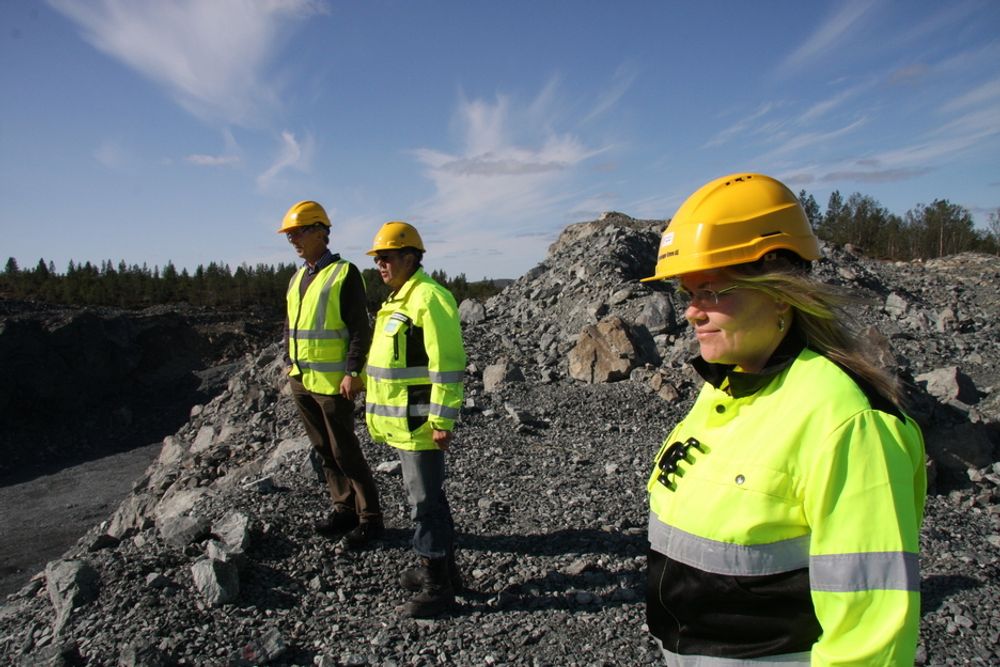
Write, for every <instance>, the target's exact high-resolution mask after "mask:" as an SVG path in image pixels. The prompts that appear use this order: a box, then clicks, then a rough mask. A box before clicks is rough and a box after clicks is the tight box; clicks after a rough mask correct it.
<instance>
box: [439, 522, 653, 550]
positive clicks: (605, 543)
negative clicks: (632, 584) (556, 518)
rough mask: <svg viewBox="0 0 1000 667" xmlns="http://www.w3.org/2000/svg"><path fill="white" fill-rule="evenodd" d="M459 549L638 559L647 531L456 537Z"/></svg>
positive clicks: (590, 530) (595, 530)
mask: <svg viewBox="0 0 1000 667" xmlns="http://www.w3.org/2000/svg"><path fill="white" fill-rule="evenodd" d="M456 541H457V543H458V546H459V549H463V550H474V551H498V552H503V553H512V554H522V555H526V556H543V557H544V556H549V557H552V556H560V555H566V554H587V553H593V554H603V555H614V556H641V555H644V554H645V553H646V532H645V530H643V531H642V533H641V534H637V535H631V534H627V533H621V532H609V531H605V530H598V529H596V528H582V529H573V528H567V529H564V530H556V531H553V532H551V533H540V534H536V535H475V534H465V535H460V536H459V537H457V538H456Z"/></svg>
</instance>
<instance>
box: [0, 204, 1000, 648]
mask: <svg viewBox="0 0 1000 667" xmlns="http://www.w3.org/2000/svg"><path fill="white" fill-rule="evenodd" d="M663 226H664V223H663V221H653V220H636V219H633V218H630V217H628V216H625V215H623V214H621V213H609V214H606V215H605V216H603V218H602V220H597V221H591V222H585V223H580V224H576V225H570V226H569V227H567V228H566V229H565V230H564V231H563V232H562V233H561V234H560V236H559V238H558V239H556V240H555V242H554V243H553V244H552V245H551V247H550V248H549V253H548V256H547V257H546V259H545V260H544V261H543V262H541V263H540V264H539V265H538V266H536V267H535V268H533V269H532V270H531V271H529V272H528V273H526V274H525V275H524V276H521V277H520V278H518V279H517V280H515V281H513V282H512V283H511V284H510V285H508V286H507V287H506V288H505V289H504V290H503V291H502V292H501V293H500V294H498V295H496V296H494V297H492V298H490V299H488V300H487V301H486V302H485V303H482V304H481V305H482V307H483V310H484V314H483V317H482V318H478V315H476V316H475V317H468V318H466V321H465V322H464V324H463V329H464V333H465V339H466V343H467V350H468V356H469V371H470V372H469V373H468V374H467V379H466V393H467V401H466V404H465V406H464V407H463V410H462V417H461V422H460V426H459V428H458V430H457V432H456V439H455V442H454V443H453V444H452V446H451V448H450V450H449V452H448V455H447V456H448V459H447V461H448V467H449V479H448V495H449V501H450V503H451V506H452V510H453V512H454V515H455V521H456V529H457V541H458V545H459V549H460V550H459V553H458V556H457V559H458V563H459V566H460V568H461V571H462V573H463V575H464V577H465V580H466V582H465V583H466V585H467V586H468V590H467V591H465V592H464V593H463V594H462V595H460V596H459V603H460V605H459V607H458V608H457V609H456V610H455V611H454V613H452V614H450V615H448V616H445V617H443V618H440V619H437V620H430V621H412V620H404V619H400V618H399V616H398V614H397V613H396V611H395V608H396V607H397V606H398V605H400V604H401V603H403V602H404V601H405V600H406V599H407V596H408V593H406V592H405V591H403V590H401V589H400V588H399V586H398V584H397V578H398V574H399V572H400V571H401V570H403V569H405V568H408V567H412V566H413V564H414V562H415V558H414V556H413V554H412V552H411V550H410V547H409V539H410V535H411V523H410V520H409V516H408V506H407V500H406V494H405V490H404V489H403V488H402V483H401V480H400V478H399V473H398V466H397V465H395V464H394V462H395V461H396V455H395V452H394V451H392V450H391V449H390V448H388V447H386V446H384V445H379V444H377V443H373V442H371V441H370V440H369V439H368V437H367V435H366V434H365V432H364V428H363V426H362V422H363V419H364V407H363V404H362V403H361V402H359V403H358V407H357V412H356V416H357V419H358V432H359V436H360V438H361V441H362V447H363V448H364V451H365V455H366V456H367V458H368V460H369V463H370V464H371V466H372V469H373V470H374V471H375V472H374V474H375V477H376V481H377V482H378V484H379V487H380V490H381V493H382V505H383V510H384V513H385V520H386V525H387V531H386V537H385V539H384V540H383V541H382V542H381V543H380V544H378V545H377V546H375V547H373V548H371V549H367V550H363V551H360V552H350V551H340V550H338V549H337V547H336V544H335V543H334V542H332V541H329V540H326V539H324V538H322V537H321V536H318V535H316V534H315V533H314V532H313V530H312V524H313V523H314V522H315V521H316V520H317V519H319V518H321V517H322V516H323V515H324V513H325V512H327V511H328V510H329V500H328V498H327V496H326V491H325V488H324V487H323V485H322V484H321V483H320V481H319V480H318V478H317V475H316V472H315V470H314V468H313V466H312V464H311V463H310V448H309V446H308V443H307V442H305V441H303V439H302V438H303V433H302V430H301V425H300V422H299V420H298V418H297V416H296V414H295V410H294V406H293V405H292V402H291V399H290V397H289V396H288V393H287V389H286V387H285V382H284V379H283V378H282V377H281V376H280V366H281V365H280V355H281V350H280V347H279V345H278V344H277V343H275V344H273V345H269V346H268V347H266V348H264V349H263V350H261V351H260V352H258V353H255V354H253V355H248V356H246V357H245V358H244V359H243V360H242V361H241V362H240V363H238V364H236V365H234V367H233V368H232V369H230V371H229V375H228V378H227V379H225V380H224V384H221V385H220V386H223V387H224V390H222V391H221V392H220V393H218V394H217V395H216V396H215V397H214V398H212V399H211V400H210V401H207V402H205V403H204V404H203V405H201V408H200V409H199V410H197V411H195V410H192V411H191V413H190V414H191V417H190V420H189V421H188V422H187V423H185V424H184V425H183V426H181V427H180V428H179V429H178V430H177V431H176V433H174V434H173V435H172V436H171V437H170V438H168V439H167V440H166V441H165V443H164V447H163V453H162V454H161V456H160V457H159V459H158V460H155V461H153V462H152V463H151V465H150V467H149V469H148V470H147V472H146V474H145V475H144V477H143V479H142V480H139V482H137V484H136V485H135V488H134V489H133V491H132V493H131V494H130V496H129V497H128V498H126V500H125V501H124V502H123V503H122V505H121V507H120V508H119V509H118V510H117V511H116V512H115V513H114V514H113V517H111V518H110V519H109V521H107V522H104V524H103V526H94V527H93V528H92V529H91V530H90V531H88V533H87V534H86V535H84V536H83V537H82V538H81V539H80V542H79V543H78V544H77V545H76V546H74V547H72V548H70V549H69V550H68V551H67V553H66V554H64V560H67V561H72V560H86V562H87V563H89V564H90V567H92V568H93V570H94V572H95V573H96V574H97V575H98V576H97V581H98V583H97V589H96V597H94V598H93V599H91V600H90V601H89V602H87V603H85V604H78V605H77V606H75V607H74V608H73V610H72V613H70V614H68V615H66V614H64V615H66V618H65V619H64V622H63V623H62V625H61V627H60V632H59V633H58V635H57V634H56V633H54V632H53V625H54V620H55V619H56V618H57V617H59V612H58V611H57V610H56V608H55V607H54V604H53V601H52V600H51V599H50V598H49V596H47V595H45V594H44V593H42V591H43V590H44V586H53V585H56V586H58V585H57V584H53V583H49V578H50V577H53V579H54V575H51V574H49V573H48V571H47V572H46V573H44V574H43V575H41V576H40V577H36V578H35V579H33V580H32V581H31V582H28V583H27V584H26V585H25V587H24V588H23V589H22V590H21V591H19V592H17V593H14V594H12V595H10V596H8V598H7V600H6V603H5V604H4V605H3V606H2V607H0V658H2V659H0V662H4V663H5V664H19V663H20V664H46V663H47V662H48V661H50V660H55V659H60V658H59V656H68V657H66V658H63V659H67V660H79V661H83V662H86V663H87V664H113V662H114V661H115V660H118V659H119V658H120V659H121V660H123V661H125V664H186V665H203V664H242V663H240V660H244V661H245V662H246V663H248V664H272V665H384V666H389V665H414V666H416V665H435V664H456V665H567V664H573V665H611V664H629V665H658V664H661V663H660V658H659V654H658V651H657V649H656V647H655V645H654V644H653V643H652V642H651V641H650V640H649V638H648V635H647V633H646V631H645V629H644V621H645V616H644V613H645V610H644V601H643V600H644V595H645V579H644V578H645V570H644V568H645V557H646V549H647V543H646V538H645V530H646V518H647V512H648V508H647V506H646V494H645V483H646V480H647V479H648V475H649V471H650V466H651V461H652V457H653V456H654V454H655V452H656V450H657V448H658V447H659V445H660V443H661V442H662V439H663V438H664V437H666V435H667V433H668V431H669V430H670V428H671V427H672V426H673V424H674V423H676V421H677V420H678V419H679V418H680V417H681V416H682V415H683V414H684V413H685V411H686V410H687V408H688V407H690V405H691V402H692V401H693V400H694V397H695V394H696V393H697V391H698V388H699V386H700V385H699V381H698V379H697V378H696V376H694V375H693V374H692V373H691V372H690V370H689V369H688V368H687V366H686V364H685V361H686V359H688V358H689V357H690V356H691V355H692V354H693V353H694V352H695V351H696V346H692V344H691V339H690V335H689V332H688V331H686V323H685V322H684V319H683V310H682V309H681V308H680V307H679V306H678V304H677V303H676V302H675V300H674V299H673V288H672V286H671V285H669V284H657V283H640V282H639V278H641V277H644V276H646V275H648V274H649V272H650V270H651V268H652V266H653V265H654V263H655V255H656V248H657V244H658V241H659V234H660V232H661V231H662V229H663ZM814 273H815V274H816V275H817V276H818V277H820V278H821V279H823V280H827V281H831V282H833V283H836V284H839V285H843V286H845V287H847V288H848V289H849V290H850V291H851V292H852V293H853V294H855V295H856V296H857V297H858V299H859V304H858V307H857V312H858V319H859V321H858V326H859V328H860V329H862V330H866V329H867V331H868V335H869V337H870V340H871V341H872V344H873V345H877V346H879V350H880V352H881V354H883V355H884V358H885V359H886V360H887V361H890V362H891V363H893V364H894V365H895V366H897V367H898V368H899V369H900V372H901V375H902V379H903V380H904V382H905V384H906V388H907V393H908V396H909V399H910V402H911V404H912V414H913V415H914V416H915V417H916V418H917V419H919V420H920V421H921V422H922V423H923V424H924V427H925V434H926V437H927V445H928V452H929V453H931V458H932V461H931V468H930V469H931V471H932V473H933V474H934V475H935V482H934V484H935V485H934V488H933V489H932V493H931V495H930V496H929V498H928V503H927V510H926V517H925V521H924V527H923V532H922V535H921V548H922V554H921V565H922V576H923V581H922V589H923V590H922V593H923V616H922V625H921V637H920V646H919V653H918V664H920V665H946V664H983V665H986V664H998V663H1000V648H998V646H1000V641H998V638H1000V503H998V500H1000V464H998V463H997V461H998V456H997V454H998V451H997V447H998V439H1000V438H998V435H1000V431H998V423H1000V392H998V391H997V390H998V388H1000V317H998V315H1000V292H998V290H997V289H996V286H997V285H1000V258H997V257H992V256H986V255H976V254H963V255H958V256H953V257H945V258H941V259H937V260H933V261H927V262H899V263H893V262H885V261H876V260H871V259H867V258H865V257H863V256H861V255H858V254H855V253H852V252H850V251H848V250H847V249H844V248H838V247H832V246H824V248H823V258H822V259H821V260H819V261H818V262H817V263H816V266H815V267H814ZM466 310H467V311H469V312H472V310H473V309H472V305H471V304H470V305H469V306H466ZM615 318H616V319H617V320H618V321H620V322H621V326H622V327H623V328H625V327H627V328H628V329H629V330H630V331H633V332H635V331H640V332H645V333H644V335H645V336H648V338H646V339H645V342H644V343H642V345H640V346H639V348H641V349H639V348H637V350H636V352H635V359H633V360H631V361H630V362H629V367H628V368H627V369H623V370H622V371H621V372H620V373H619V374H616V375H615V376H614V377H611V374H608V375H607V376H606V379H607V380H614V381H611V382H608V381H597V382H593V379H594V378H593V377H591V378H590V380H591V381H586V382H585V381H581V380H577V379H574V377H573V374H572V373H571V369H570V360H569V357H570V352H571V351H572V350H573V349H574V348H576V347H577V346H578V345H579V344H580V341H581V340H582V338H584V337H585V334H584V332H585V331H586V330H587V329H588V327H598V326H599V325H600V323H601V322H608V321H614V319H615ZM640 352H641V354H640ZM653 358H655V361H652V360H651V359H653ZM492 366H502V368H501V369H500V370H496V371H494V370H490V368H491V367H492ZM513 368H516V369H517V372H518V373H519V374H520V377H516V376H515V375H514V374H513V371H512V369H513ZM941 369H947V370H946V372H943V371H942V370H941ZM951 369H955V370H954V371H952V370H951ZM487 371H488V372H487ZM928 374H930V375H929V376H928ZM939 374H940V375H941V377H940V378H938V375H939ZM619 375H620V377H619ZM935 378H937V379H935ZM960 378H967V379H968V383H969V384H968V385H967V386H966V388H965V389H963V388H962V387H963V386H964V385H963V384H962V383H965V380H961V381H960V382H959V384H958V385H954V384H953V381H955V382H958V381H959V379H960ZM487 380H489V382H490V385H489V387H487V384H486V383H487ZM931 380H933V386H934V387H937V386H939V384H941V386H943V387H944V388H943V389H942V390H940V391H939V390H937V389H934V390H933V393H932V391H931V388H930V387H931V385H932V382H931ZM968 386H971V387H974V388H975V395H974V397H975V399H976V400H975V401H971V400H970V394H969V393H968V389H967V387H968ZM956 392H957V393H956ZM199 434H200V435H199ZM209 434H211V437H210V436H209ZM223 434H225V435H223ZM960 443H973V445H971V446H972V451H971V452H970V451H966V450H964V449H962V448H961V447H960V446H959V444H960ZM264 480H266V483H265V481H264ZM169 517H175V518H176V517H189V518H192V517H194V518H201V519H203V520H204V521H205V522H206V524H205V525H206V526H207V527H208V528H207V530H205V531H204V532H197V533H195V534H193V535H191V538H190V539H191V540H192V541H190V542H187V543H185V544H180V543H181V542H183V540H182V539H181V537H180V535H181V534H184V533H179V534H178V535H177V537H176V538H175V539H171V541H172V542H173V543H174V546H171V545H169V544H168V541H167V539H166V535H164V534H163V532H162V527H163V526H164V522H165V521H166V520H167V519H168V518H169ZM234 517H237V518H234ZM105 533H107V534H109V535H111V536H112V537H115V538H118V541H117V543H115V542H114V541H113V540H112V541H107V540H102V541H101V544H103V545H104V546H103V547H102V548H100V549H98V550H95V551H89V550H88V547H89V546H90V545H93V544H95V543H96V542H97V538H98V537H99V536H100V535H102V534H105ZM42 581H44V582H45V584H44V586H43V585H42V584H41V582H42ZM60 599H61V598H60ZM60 604H61V605H63V606H62V607H60V608H65V603H60ZM140 639H141V640H142V641H138V643H137V640H140Z"/></svg>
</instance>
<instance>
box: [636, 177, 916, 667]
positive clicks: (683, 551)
mask: <svg viewBox="0 0 1000 667" xmlns="http://www.w3.org/2000/svg"><path fill="white" fill-rule="evenodd" d="M819 257H820V250H819V244H818V241H817V239H816V237H815V236H814V235H813V233H812V230H811V228H810V226H809V222H808V220H807V218H806V215H805V212H804V211H803V209H802V207H801V205H800V204H799V202H798V200H797V199H796V197H795V195H794V194H793V193H792V192H791V191H790V190H789V189H788V188H787V187H785V186H784V185H783V184H781V183H780V182H778V181H776V180H774V179H772V178H769V177H767V176H764V175H761V174H734V175H731V176H726V177H724V178H721V179H717V180H715V181H712V182H710V183H708V184H707V185H705V186H703V187H702V188H700V189H699V190H698V191H696V192H695V193H694V194H693V195H691V196H690V197H689V198H688V199H687V201H685V202H684V204H683V205H682V206H681V208H680V209H679V210H678V211H677V214H676V215H675V216H674V218H673V219H672V220H671V222H670V224H669V226H668V227H667V229H666V230H665V231H664V233H663V238H662V241H661V244H660V249H659V253H658V259H657V264H656V271H655V274H654V275H653V276H651V277H649V278H646V279H645V280H664V279H667V278H673V279H677V280H678V282H679V285H678V287H677V292H676V294H677V296H678V297H680V298H681V299H683V300H684V302H685V303H686V304H687V308H686V310H685V312H684V316H685V318H686V319H687V320H688V322H689V323H690V324H691V326H692V328H693V329H694V333H695V336H696V337H697V339H698V343H699V346H700V355H699V357H697V358H695V359H694V360H693V362H692V363H693V366H694V368H695V369H696V370H697V371H698V373H699V374H700V375H701V376H702V377H703V378H704V379H705V384H704V386H703V387H702V389H701V392H700V394H699V395H698V397H697V400H696V401H695V404H694V406H693V407H692V408H691V411H690V412H689V413H688V414H687V416H685V418H684V419H683V420H682V421H681V422H680V423H679V424H677V425H676V427H675V428H674V430H673V431H672V432H671V433H670V435H669V436H668V437H667V439H666V440H665V441H664V443H663V446H662V447H661V448H660V451H659V452H658V453H657V455H656V459H655V462H654V466H653V471H652V474H651V475H650V478H649V482H648V485H647V489H648V491H649V504H650V514H649V542H650V551H649V559H648V578H647V621H648V626H649V629H650V632H651V633H652V634H653V636H654V637H655V639H656V641H657V642H658V644H659V645H660V647H661V649H662V651H663V655H664V658H665V660H666V662H667V664H669V665H682V666H688V665H698V666H699V667H702V666H705V667H712V666H716V665H718V666H719V667H723V666H732V665H738V664H740V665H742V664H763V665H768V664H781V665H789V664H800V665H810V664H811V665H847V664H850V665H872V666H874V665H912V664H913V659H914V654H915V651H916V644H917V635H918V624H919V610H920V592H919V591H920V575H919V567H918V557H917V556H918V553H917V552H918V546H919V532H920V522H921V519H922V515H923V505H924V498H925V494H926V477H925V468H924V453H923V452H924V449H923V438H922V436H921V433H920V429H919V428H918V427H917V425H916V424H915V423H914V422H913V420H912V419H911V418H910V417H908V416H907V415H906V413H905V412H904V411H903V409H902V408H901V404H902V401H901V396H900V393H899V390H898V387H897V385H896V382H895V378H894V377H893V376H892V374H890V373H889V372H887V371H885V370H884V369H881V368H879V367H878V366H877V365H876V364H874V363H873V362H872V361H870V360H869V358H868V356H866V354H864V350H863V348H862V345H861V343H860V342H859V340H858V338H857V336H856V334H854V333H853V332H852V331H851V330H850V328H849V326H848V324H847V320H846V318H845V317H844V315H843V311H842V306H843V305H844V304H845V299H844V298H843V296H842V295H841V293H840V292H839V291H837V290H836V289H835V288H833V287H832V286H828V285H824V284H822V283H819V282H818V281H816V280H814V279H811V278H810V277H809V275H808V270H809V266H810V262H812V261H814V260H817V259H819Z"/></svg>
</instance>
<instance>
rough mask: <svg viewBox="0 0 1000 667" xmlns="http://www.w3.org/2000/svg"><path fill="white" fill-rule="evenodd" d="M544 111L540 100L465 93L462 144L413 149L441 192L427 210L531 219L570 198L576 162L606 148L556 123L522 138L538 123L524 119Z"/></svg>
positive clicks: (446, 218)
mask: <svg viewBox="0 0 1000 667" xmlns="http://www.w3.org/2000/svg"><path fill="white" fill-rule="evenodd" d="M543 94H544V95H548V94H549V93H547V92H544V91H543ZM536 102H537V100H536ZM538 115H539V108H538V106H537V105H535V106H532V105H529V106H528V107H526V108H525V109H523V110H518V109H512V108H511V102H510V100H509V99H508V98H507V97H505V96H498V97H497V100H496V102H495V103H493V104H490V103H488V102H485V101H482V100H473V101H465V100H463V101H462V102H461V103H460V104H459V108H458V111H457V124H458V125H459V127H461V129H462V134H463V141H462V143H463V147H462V148H461V150H460V151H459V152H457V153H448V152H444V151H440V150H435V149H430V148H420V149H417V150H414V151H413V154H414V155H415V156H416V158H417V160H418V161H419V162H420V163H421V164H423V165H424V167H425V171H424V175H425V176H427V178H429V179H430V180H431V181H432V182H433V183H434V186H435V195H434V196H433V197H432V198H430V199H429V200H427V201H425V202H423V203H422V204H421V205H419V206H418V209H419V213H420V215H421V216H422V217H426V218H430V219H434V220H440V221H443V222H447V223H459V222H461V221H465V220H469V219H474V218H479V219H483V218H490V219H495V218H498V217H504V216H514V217H516V218H518V219H524V218H526V217H531V216H532V215H533V214H534V215H537V214H540V213H541V212H542V211H543V210H548V209H550V208H552V207H554V206H555V205H556V204H557V203H559V202H565V201H566V198H567V195H566V194H565V192H564V190H563V188H562V187H559V186H565V185H566V184H567V182H568V181H569V180H570V177H571V176H572V172H573V169H574V168H575V167H577V166H578V165H580V164H581V163H582V162H584V161H585V160H587V159H589V158H591V157H593V156H595V155H597V154H599V153H601V152H602V151H603V150H604V149H600V148H598V149H594V148H589V147H587V146H586V145H585V144H584V143H583V141H582V140H581V139H580V138H579V137H577V136H574V135H571V134H566V133H564V134H559V133H556V132H553V131H548V132H547V133H546V136H544V137H543V138H540V139H538V140H535V141H536V143H535V144H534V145H525V144H521V143H517V142H518V140H519V139H515V137H518V138H521V137H522V136H523V137H524V141H525V142H526V143H527V142H529V141H531V139H530V138H529V136H528V135H531V134H533V133H535V132H537V128H538V126H537V125H534V124H533V123H525V122H522V121H523V120H524V119H526V118H527V117H528V116H531V117H533V118H537V116H538Z"/></svg>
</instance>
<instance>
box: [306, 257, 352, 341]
mask: <svg viewBox="0 0 1000 667" xmlns="http://www.w3.org/2000/svg"><path fill="white" fill-rule="evenodd" d="M346 266H347V262H345V261H344V260H338V261H337V263H336V266H334V269H333V271H330V275H329V277H327V279H326V282H325V283H323V289H322V291H320V293H319V307H318V308H317V309H316V319H315V320H313V325H312V327H311V328H312V330H313V331H318V330H320V329H322V328H323V325H324V324H325V323H326V308H327V306H328V305H329V304H330V290H331V289H332V288H333V281H334V280H336V279H337V276H339V275H340V272H341V271H343V270H344V267H346ZM338 307H339V304H338Z"/></svg>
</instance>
